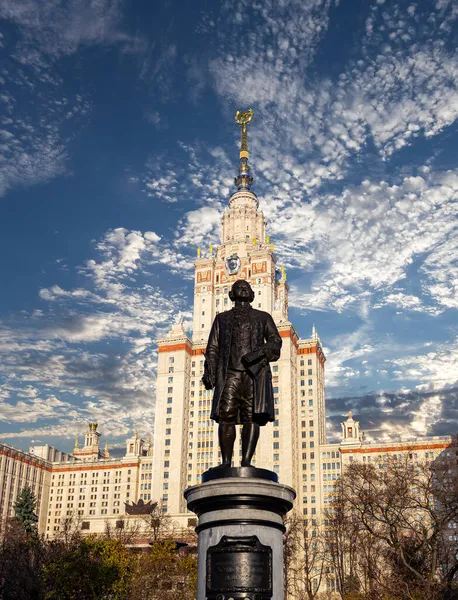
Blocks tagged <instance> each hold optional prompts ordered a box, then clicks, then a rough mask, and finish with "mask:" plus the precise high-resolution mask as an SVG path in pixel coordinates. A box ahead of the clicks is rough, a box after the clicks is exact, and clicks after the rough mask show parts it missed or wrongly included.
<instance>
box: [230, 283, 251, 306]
mask: <svg viewBox="0 0 458 600" xmlns="http://www.w3.org/2000/svg"><path fill="white" fill-rule="evenodd" d="M229 298H230V299H231V300H232V302H236V301H237V300H240V301H242V302H253V300H254V292H253V290H252V289H251V285H250V284H249V283H248V281H245V280H244V279H237V281H236V282H234V284H233V285H232V288H231V291H230V292H229Z"/></svg>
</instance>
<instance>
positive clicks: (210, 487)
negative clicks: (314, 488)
mask: <svg viewBox="0 0 458 600" xmlns="http://www.w3.org/2000/svg"><path fill="white" fill-rule="evenodd" d="M241 469H250V470H251V469H253V470H254V471H264V473H258V475H259V474H260V475H261V477H262V478H261V477H248V476H247V474H248V471H245V472H244V474H243V475H245V476H241V477H240V476H239V477H237V476H235V477H234V476H232V477H216V478H214V479H211V480H209V481H208V480H207V481H206V482H205V483H202V484H201V485H198V486H193V487H191V488H188V489H187V490H186V491H185V493H184V496H185V499H186V501H187V504H188V508H189V510H192V511H193V512H195V513H196V514H197V516H198V518H199V522H198V525H197V527H196V531H197V533H198V534H199V541H198V588H197V600H206V599H208V600H229V599H230V598H233V599H234V600H239V599H245V600H269V599H270V598H274V599H275V600H281V599H282V598H283V597H284V591H283V532H284V531H285V528H284V525H283V517H284V515H285V514H286V513H287V512H288V511H289V510H291V508H292V506H293V501H294V498H295V496H296V493H295V491H294V490H293V489H292V488H290V487H288V486H286V485H282V484H280V483H277V482H275V481H272V480H270V475H269V477H267V474H271V475H275V474H274V473H271V472H270V471H266V470H265V469H254V468H253V467H241ZM230 470H231V471H237V469H230ZM218 471H221V472H222V471H224V469H212V470H211V471H207V473H212V472H216V473H218Z"/></svg>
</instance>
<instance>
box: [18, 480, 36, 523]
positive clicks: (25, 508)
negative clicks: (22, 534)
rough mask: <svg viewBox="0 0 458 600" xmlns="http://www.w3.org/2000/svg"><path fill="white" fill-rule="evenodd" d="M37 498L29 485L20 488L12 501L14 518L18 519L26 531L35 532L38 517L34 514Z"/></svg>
mask: <svg viewBox="0 0 458 600" xmlns="http://www.w3.org/2000/svg"><path fill="white" fill-rule="evenodd" d="M36 507H37V499H36V496H35V494H34V493H33V492H32V490H31V489H30V488H29V487H25V488H23V489H22V491H21V493H20V494H19V496H18V498H17V500H16V502H15V503H14V507H13V508H14V515H15V516H14V520H15V521H19V523H21V524H22V527H23V528H24V531H26V533H36V531H37V522H38V517H37V515H36V514H35V510H36Z"/></svg>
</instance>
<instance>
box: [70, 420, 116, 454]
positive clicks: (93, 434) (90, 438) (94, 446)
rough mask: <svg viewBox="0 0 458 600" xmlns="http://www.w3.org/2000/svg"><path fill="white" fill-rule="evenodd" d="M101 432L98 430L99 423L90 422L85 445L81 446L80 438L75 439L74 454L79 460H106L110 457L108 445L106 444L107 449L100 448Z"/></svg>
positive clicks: (85, 435) (85, 436)
mask: <svg viewBox="0 0 458 600" xmlns="http://www.w3.org/2000/svg"><path fill="white" fill-rule="evenodd" d="M101 435H102V434H101V433H99V432H98V431H97V423H89V427H88V428H87V431H86V433H85V434H84V446H83V447H82V448H80V447H79V443H78V438H76V439H75V447H74V449H73V455H74V456H75V458H77V459H78V460H106V459H107V458H109V453H108V446H107V445H105V450H101V449H100V445H99V444H100V437H101Z"/></svg>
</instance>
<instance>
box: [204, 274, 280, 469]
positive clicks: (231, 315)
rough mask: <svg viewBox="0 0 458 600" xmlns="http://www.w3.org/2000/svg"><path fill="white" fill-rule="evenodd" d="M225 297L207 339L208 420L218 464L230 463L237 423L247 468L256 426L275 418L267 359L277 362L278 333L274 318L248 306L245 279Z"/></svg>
mask: <svg viewBox="0 0 458 600" xmlns="http://www.w3.org/2000/svg"><path fill="white" fill-rule="evenodd" d="M229 298H230V299H231V300H232V301H233V302H234V307H233V308H232V309H231V310H228V311H226V312H223V313H220V314H218V315H216V318H215V320H214V321H213V326H212V329H211V332H210V336H209V338H208V344H207V351H206V357H205V358H206V360H205V367H204V375H203V377H202V381H203V384H204V386H205V388H206V389H207V390H211V389H213V388H214V389H215V393H214V396H213V405H212V411H211V418H212V419H213V420H214V421H216V422H217V423H219V428H218V437H219V445H220V448H221V455H222V465H220V466H221V467H227V466H230V465H231V461H232V453H233V449H234V441H235V425H236V424H239V423H241V424H242V426H243V427H242V467H246V466H250V464H251V459H252V457H253V454H254V451H255V449H256V444H257V441H258V438H259V426H260V425H265V424H266V423H268V422H269V421H273V420H274V419H275V417H274V399H273V389H272V374H271V371H270V366H269V362H272V361H275V360H278V359H279V357H280V350H281V344H282V341H281V337H280V334H279V333H278V330H277V327H276V325H275V323H274V321H273V319H272V317H271V316H270V315H269V314H268V313H266V312H264V311H261V310H256V309H254V308H252V307H251V306H250V304H251V302H253V300H254V292H253V290H252V289H251V286H250V284H249V283H248V282H247V281H244V280H243V279H240V280H238V281H236V282H235V283H234V284H233V286H232V289H231V291H230V292H229Z"/></svg>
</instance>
